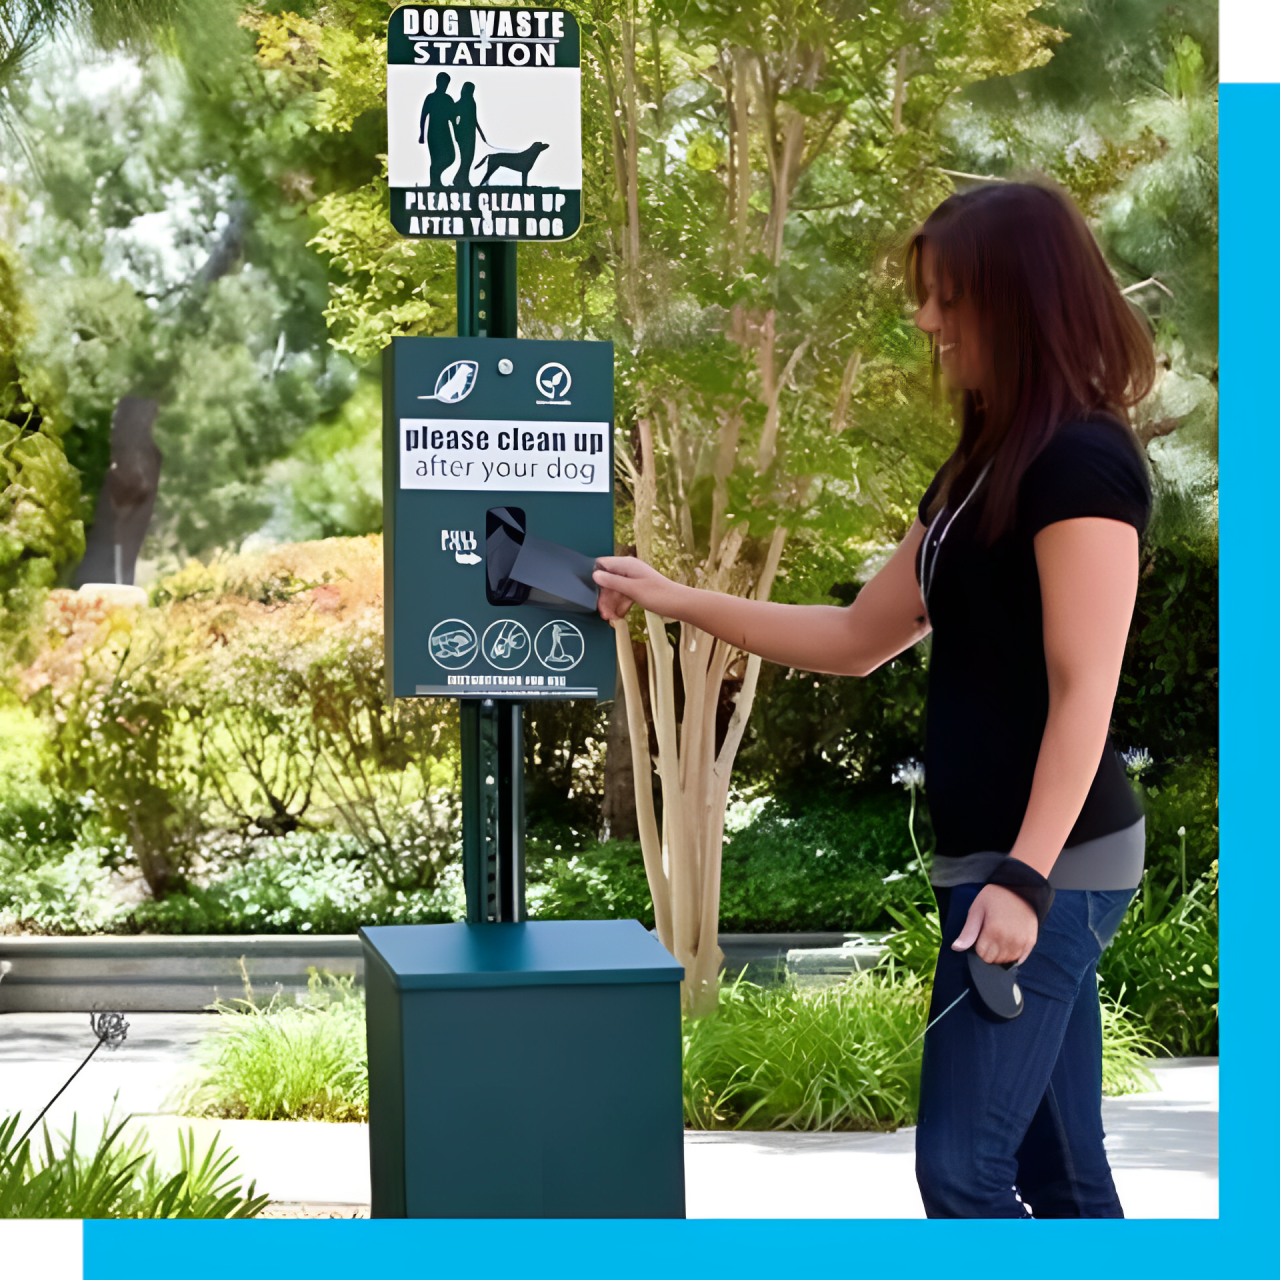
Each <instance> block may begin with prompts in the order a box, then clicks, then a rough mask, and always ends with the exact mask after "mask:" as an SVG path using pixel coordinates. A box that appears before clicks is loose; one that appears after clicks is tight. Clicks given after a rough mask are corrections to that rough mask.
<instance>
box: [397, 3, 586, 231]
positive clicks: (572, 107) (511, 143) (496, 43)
mask: <svg viewBox="0 0 1280 1280" xmlns="http://www.w3.org/2000/svg"><path fill="white" fill-rule="evenodd" d="M579 49H580V41H579V36H578V23H577V19H576V18H574V16H573V15H572V14H570V13H566V12H565V11H564V10H563V9H505V8H487V7H481V8H461V7H455V6H450V5H404V6H402V7H401V8H399V9H397V10H396V11H395V12H394V13H393V14H392V15H391V19H390V22H389V24H388V28H387V177H388V180H389V184H390V187H391V221H392V224H393V225H394V226H395V229H396V230H397V231H398V232H400V234H401V235H404V236H414V237H421V238H424V239H433V240H462V239H473V240H481V239H484V240H488V239H491V238H497V239H499V240H503V239H509V240H567V239H568V238H569V237H571V236H573V235H575V234H576V233H577V231H578V228H579V226H580V225H581V223H582V127H581V83H582V71H581V58H580V53H579Z"/></svg>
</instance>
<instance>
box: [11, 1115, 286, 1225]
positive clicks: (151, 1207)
mask: <svg viewBox="0 0 1280 1280" xmlns="http://www.w3.org/2000/svg"><path fill="white" fill-rule="evenodd" d="M20 1124H21V1117H20V1116H16V1115H14V1116H9V1117H8V1118H7V1119H5V1120H0V1218H256V1217H257V1216H258V1214H260V1213H261V1212H262V1210H263V1209H264V1208H265V1207H266V1205H267V1197H266V1196H262V1195H257V1194H256V1186H255V1184H253V1183H250V1185H249V1187H248V1189H247V1190H246V1189H245V1188H244V1187H243V1186H242V1185H241V1184H240V1183H239V1182H237V1181H236V1180H235V1179H234V1178H233V1177H232V1176H231V1167H232V1165H234V1164H235V1159H236V1158H235V1156H233V1155H231V1153H230V1152H227V1151H219V1150H218V1139H217V1137H216V1136H215V1138H214V1140H213V1142H212V1143H211V1144H210V1145H209V1148H208V1150H207V1151H206V1152H205V1153H204V1154H203V1156H198V1155H197V1152H196V1140H195V1134H194V1133H193V1132H188V1134H187V1136H186V1138H185V1139H183V1140H180V1146H181V1168H180V1169H179V1171H178V1172H177V1173H176V1174H174V1175H173V1176H172V1177H168V1178H166V1177H164V1176H163V1175H162V1174H161V1173H160V1172H159V1171H158V1169H157V1167H156V1162H155V1160H154V1158H153V1159H151V1160H150V1161H148V1160H147V1158H146V1154H145V1151H144V1149H143V1142H144V1137H143V1136H142V1135H139V1136H138V1137H136V1138H134V1139H133V1141H132V1142H128V1143H126V1142H125V1141H124V1140H123V1139H122V1137H121V1134H122V1132H123V1130H124V1124H123V1123H121V1124H117V1125H115V1126H114V1127H112V1124H111V1121H110V1120H107V1121H106V1122H105V1123H104V1124H103V1127H102V1137H101V1138H100V1139H99V1141H98V1145H97V1148H96V1150H95V1151H94V1153H93V1154H92V1155H91V1156H84V1155H81V1154H79V1153H78V1152H77V1150H76V1125H75V1122H74V1120H73V1122H72V1126H71V1135H70V1137H68V1138H67V1139H66V1140H65V1141H63V1142H62V1144H61V1145H60V1146H59V1145H55V1142H54V1140H53V1138H51V1137H50V1135H49V1130H48V1127H47V1126H45V1128H44V1131H43V1136H44V1145H43V1150H42V1151H39V1150H38V1151H33V1150H32V1144H31V1140H30V1139H29V1138H25V1139H23V1140H22V1141H18V1140H17V1138H18V1133H19V1125H20Z"/></svg>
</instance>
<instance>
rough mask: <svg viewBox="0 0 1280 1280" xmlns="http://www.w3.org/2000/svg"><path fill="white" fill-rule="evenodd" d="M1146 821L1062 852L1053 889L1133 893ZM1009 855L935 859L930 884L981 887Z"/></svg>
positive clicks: (1139, 877) (1051, 878)
mask: <svg viewBox="0 0 1280 1280" xmlns="http://www.w3.org/2000/svg"><path fill="white" fill-rule="evenodd" d="M1146 847H1147V820H1146V819H1145V818H1139V819H1138V821H1137V822H1135V823H1134V824H1133V826H1131V827H1125V828H1124V829H1123V830H1121V831H1113V832H1111V833H1110V834H1109V835H1105V836H1098V838H1097V839H1096V840H1086V841H1084V843H1083V844H1077V845H1073V846H1072V847H1071V848H1070V849H1063V851H1062V852H1061V853H1060V854H1059V855H1058V860H1057V862H1055V863H1054V864H1053V870H1052V871H1050V872H1049V883H1050V884H1051V885H1053V887H1054V888H1055V889H1098V890H1101V889H1136V888H1137V887H1138V885H1140V884H1141V883H1142V868H1143V863H1144V855H1145V853H1146ZM1006 857H1008V854H1004V853H968V854H965V856H964V857H963V858H944V857H936V856H935V857H934V859H933V866H932V868H931V869H930V871H929V883H930V884H934V885H937V887H938V888H939V889H951V888H954V887H955V886H956V885H958V884H982V883H984V882H985V880H986V879H987V877H988V876H989V875H990V874H991V873H992V872H993V871H994V870H995V869H996V866H997V865H998V864H999V863H1000V862H1001V861H1002V860H1003V859H1004V858H1006Z"/></svg>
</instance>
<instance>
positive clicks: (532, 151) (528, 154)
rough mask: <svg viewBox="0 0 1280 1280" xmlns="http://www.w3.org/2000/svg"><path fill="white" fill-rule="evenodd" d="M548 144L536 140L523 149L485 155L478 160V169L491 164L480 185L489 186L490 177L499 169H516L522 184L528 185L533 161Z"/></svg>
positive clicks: (523, 185)
mask: <svg viewBox="0 0 1280 1280" xmlns="http://www.w3.org/2000/svg"><path fill="white" fill-rule="evenodd" d="M547 146H548V144H547V143H545V142H535V143H534V144H533V146H531V147H526V148H525V149H524V150H523V151H515V152H507V151H495V152H494V153H493V154H492V155H488V156H485V158H484V159H483V160H478V161H476V165H475V167H476V168H477V169H479V168H480V166H481V165H488V166H489V167H488V168H487V169H486V170H485V175H484V177H483V178H481V179H480V182H479V184H478V185H480V186H482V187H484V186H487V185H488V183H489V179H490V178H492V177H493V175H494V174H495V173H497V171H498V170H499V169H514V170H515V171H516V173H518V174H519V175H520V185H521V186H522V187H527V186H528V185H529V170H530V169H532V168H533V162H534V161H535V160H536V159H537V158H538V157H539V156H540V155H541V154H542V153H543V152H544V151H545V150H546V149H547Z"/></svg>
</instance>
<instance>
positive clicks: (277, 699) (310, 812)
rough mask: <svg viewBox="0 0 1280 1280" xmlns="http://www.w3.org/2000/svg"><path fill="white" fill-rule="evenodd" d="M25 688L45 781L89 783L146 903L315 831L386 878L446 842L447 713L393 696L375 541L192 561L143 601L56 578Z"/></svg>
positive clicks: (423, 884)
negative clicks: (328, 834) (111, 597)
mask: <svg viewBox="0 0 1280 1280" xmlns="http://www.w3.org/2000/svg"><path fill="white" fill-rule="evenodd" d="M20 688H21V691H22V693H23V694H24V696H25V697H26V698H27V699H28V701H29V702H30V703H31V704H32V705H34V706H35V707H37V708H38V709H39V711H40V713H41V715H42V716H43V718H44V721H45V724H46V727H47V730H48V754H47V762H46V770H45V772H46V781H47V782H48V783H49V784H50V786H51V787H52V788H53V789H54V791H55V792H57V793H59V794H62V795H65V796H78V795H84V794H87V793H92V794H94V795H95V796H96V797H97V804H98V811H99V814H100V817H101V821H102V823H103V824H104V826H105V827H106V829H107V831H108V832H109V833H110V834H111V835H113V836H116V837H119V838H120V839H121V840H122V841H123V842H124V843H123V844H120V845H118V846H117V847H118V848H119V849H120V850H121V851H122V852H123V853H124V855H125V856H127V857H128V858H129V859H131V860H132V861H133V862H134V863H135V864H136V866H137V869H138V870H139V871H140V872H141V875H142V877H143V878H144V879H145V881H146V884H147V887H148V889H149V890H150V892H151V894H152V896H153V897H155V898H157V899H159V898H163V897H164V896H165V895H166V894H167V893H170V892H172V891H174V890H179V889H183V888H185V887H187V885H188V884H189V881H190V875H191V872H192V869H193V867H203V866H208V865H210V864H211V863H217V862H218V861H219V860H225V859H226V858H227V857H234V856H236V855H243V854H244V853H246V852H247V851H248V850H250V849H251V848H252V847H253V846H254V845H255V844H256V843H257V842H259V841H261V840H262V839H265V838H275V837H280V836H282V835H286V834H288V833H290V832H293V831H299V830H306V829H309V828H310V829H325V828H337V829H339V830H343V831H345V832H347V833H349V834H350V835H351V837H352V838H353V839H354V840H355V841H356V843H357V845H358V846H359V848H360V850H361V851H362V854H363V855H364V857H366V858H367V859H368V861H369V862H370V865H371V866H372V867H373V869H374V870H375V872H376V874H377V876H378V877H379V878H380V879H381V880H382V882H383V883H385V884H386V885H387V886H388V887H389V888H391V889H393V890H415V891H416V890H422V891H426V892H430V891H431V890H433V889H434V888H435V887H436V886H437V885H438V884H439V882H440V877H441V875H442V873H443V871H444V869H445V867H446V866H447V865H448V864H449V863H450V862H451V861H452V860H453V859H454V858H455V855H456V850H455V833H456V831H457V825H458V824H457V821H456V800H455V798H454V795H455V791H456V788H455V787H454V785H453V783H454V778H455V774H456V767H457V745H456V744H457V728H456V716H455V714H454V710H453V708H452V706H451V705H449V704H445V703H441V702H435V701H425V700H414V701H412V702H400V703H396V704H392V705H390V706H389V705H387V703H386V701H385V697H384V692H383V690H384V678H383V665H382V564H381V546H380V542H379V539H378V538H376V537H369V538H348V539H330V540H328V541H325V542H320V543H302V544H298V545H295V546H289V547H280V548H275V549H273V550H271V551H268V552H264V553H260V554H258V555H247V556H235V557H225V558H222V559H219V560H216V561H215V562H214V563H213V564H211V565H209V566H204V565H199V564H192V565H190V566H189V567H188V568H186V569H184V570H183V571H181V572H180V573H177V574H174V575H172V576H171V577H169V578H166V579H164V580H163V581H161V582H160V583H159V584H158V585H157V586H156V588H155V589H154V590H153V592H152V597H151V604H150V605H149V606H148V607H145V608H141V609H137V608H120V607H112V606H111V605H109V604H108V603H106V602H103V601H99V600H87V599H85V598H84V597H82V596H80V595H78V594H75V593H72V592H68V591H56V592H53V593H52V594H51V596H50V600H49V604H48V609H47V616H46V628H45V644H44V647H43V649H42V651H41V652H40V654H39V656H38V657H37V658H36V660H35V661H34V662H33V663H32V664H31V665H30V666H29V667H28V668H27V669H26V670H25V671H24V672H23V673H22V675H21V680H20Z"/></svg>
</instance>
